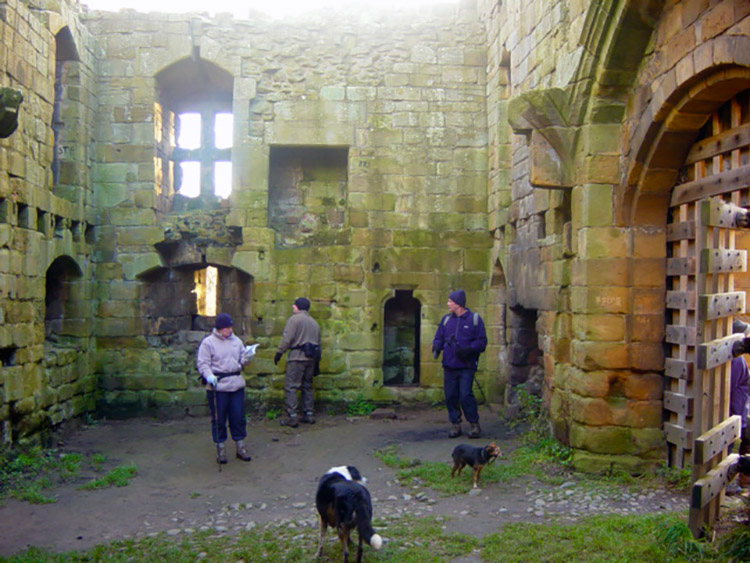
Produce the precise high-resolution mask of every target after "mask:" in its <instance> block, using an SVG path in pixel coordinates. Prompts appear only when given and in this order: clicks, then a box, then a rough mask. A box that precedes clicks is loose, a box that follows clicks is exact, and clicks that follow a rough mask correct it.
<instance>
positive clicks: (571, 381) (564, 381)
mask: <svg viewBox="0 0 750 563" xmlns="http://www.w3.org/2000/svg"><path fill="white" fill-rule="evenodd" d="M613 377H614V374H613V373H612V372H608V371H583V370H581V369H576V368H573V367H571V368H567V369H557V370H556V373H555V378H554V381H555V385H556V386H557V387H561V388H564V389H567V390H569V391H570V392H571V393H575V394H576V395H579V396H581V397H599V398H603V397H607V396H608V395H609V394H610V388H611V383H610V382H611V380H612V379H613Z"/></svg>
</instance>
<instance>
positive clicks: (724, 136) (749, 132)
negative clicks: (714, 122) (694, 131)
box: [685, 123, 750, 165]
mask: <svg viewBox="0 0 750 563" xmlns="http://www.w3.org/2000/svg"><path fill="white" fill-rule="evenodd" d="M747 145H750V123H746V124H745V125H740V126H739V127H732V128H731V129H728V130H726V131H724V132H722V133H719V134H718V135H714V136H712V137H708V138H707V139H703V140H701V141H698V142H697V143H695V144H694V145H693V146H692V148H691V149H690V152H688V155H687V158H686V159H685V164H686V165H690V164H695V163H696V162H698V161H699V160H706V159H709V158H713V157H714V156H717V155H720V154H724V153H728V152H731V151H733V150H736V149H742V148H745V147H746V146H747Z"/></svg>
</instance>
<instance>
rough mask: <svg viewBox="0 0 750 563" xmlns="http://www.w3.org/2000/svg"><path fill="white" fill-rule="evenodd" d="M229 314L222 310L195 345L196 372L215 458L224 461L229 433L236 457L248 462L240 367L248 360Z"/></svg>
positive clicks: (243, 389)
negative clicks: (208, 417)
mask: <svg viewBox="0 0 750 563" xmlns="http://www.w3.org/2000/svg"><path fill="white" fill-rule="evenodd" d="M233 324H234V323H233V321H232V317H230V316H229V315H228V314H227V313H221V314H220V315H218V316H217V317H216V323H215V325H214V326H215V328H214V330H213V331H212V332H211V334H209V335H208V336H206V338H204V339H203V341H202V342H201V344H200V346H199V347H198V358H197V361H196V364H197V367H198V372H199V373H200V374H201V378H202V379H203V381H205V383H206V397H207V398H208V406H209V410H210V411H211V435H212V436H213V439H214V443H215V444H216V461H217V462H218V463H226V462H227V455H226V449H225V446H224V442H226V440H227V420H229V432H230V433H231V435H232V439H233V440H234V442H235V444H236V445H237V458H239V459H241V460H242V461H250V454H248V453H247V446H245V437H246V436H247V428H246V422H245V378H244V377H243V376H242V367H243V366H244V365H245V364H246V363H247V362H248V361H249V360H250V358H249V357H248V354H247V353H246V352H245V346H244V345H243V344H242V340H240V339H239V338H237V336H235V335H234V334H233V331H232V325H233Z"/></svg>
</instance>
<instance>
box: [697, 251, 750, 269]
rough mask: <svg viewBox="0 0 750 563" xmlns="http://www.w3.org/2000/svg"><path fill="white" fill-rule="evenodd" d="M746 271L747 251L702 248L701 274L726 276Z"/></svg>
mask: <svg viewBox="0 0 750 563" xmlns="http://www.w3.org/2000/svg"><path fill="white" fill-rule="evenodd" d="M746 271H747V250H737V249H733V248H730V249H727V248H704V249H703V250H702V251H701V264H700V272H701V273H702V274H728V273H730V272H746Z"/></svg>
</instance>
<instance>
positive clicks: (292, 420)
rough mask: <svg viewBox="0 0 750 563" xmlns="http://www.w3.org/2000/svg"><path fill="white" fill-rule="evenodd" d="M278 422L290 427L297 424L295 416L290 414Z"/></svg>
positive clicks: (295, 426) (294, 426)
mask: <svg viewBox="0 0 750 563" xmlns="http://www.w3.org/2000/svg"><path fill="white" fill-rule="evenodd" d="M279 424H281V425H282V426H289V427H290V428H297V427H298V426H299V423H298V422H297V417H296V416H290V417H289V418H285V419H284V420H282V421H281V422H280V423H279Z"/></svg>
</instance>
